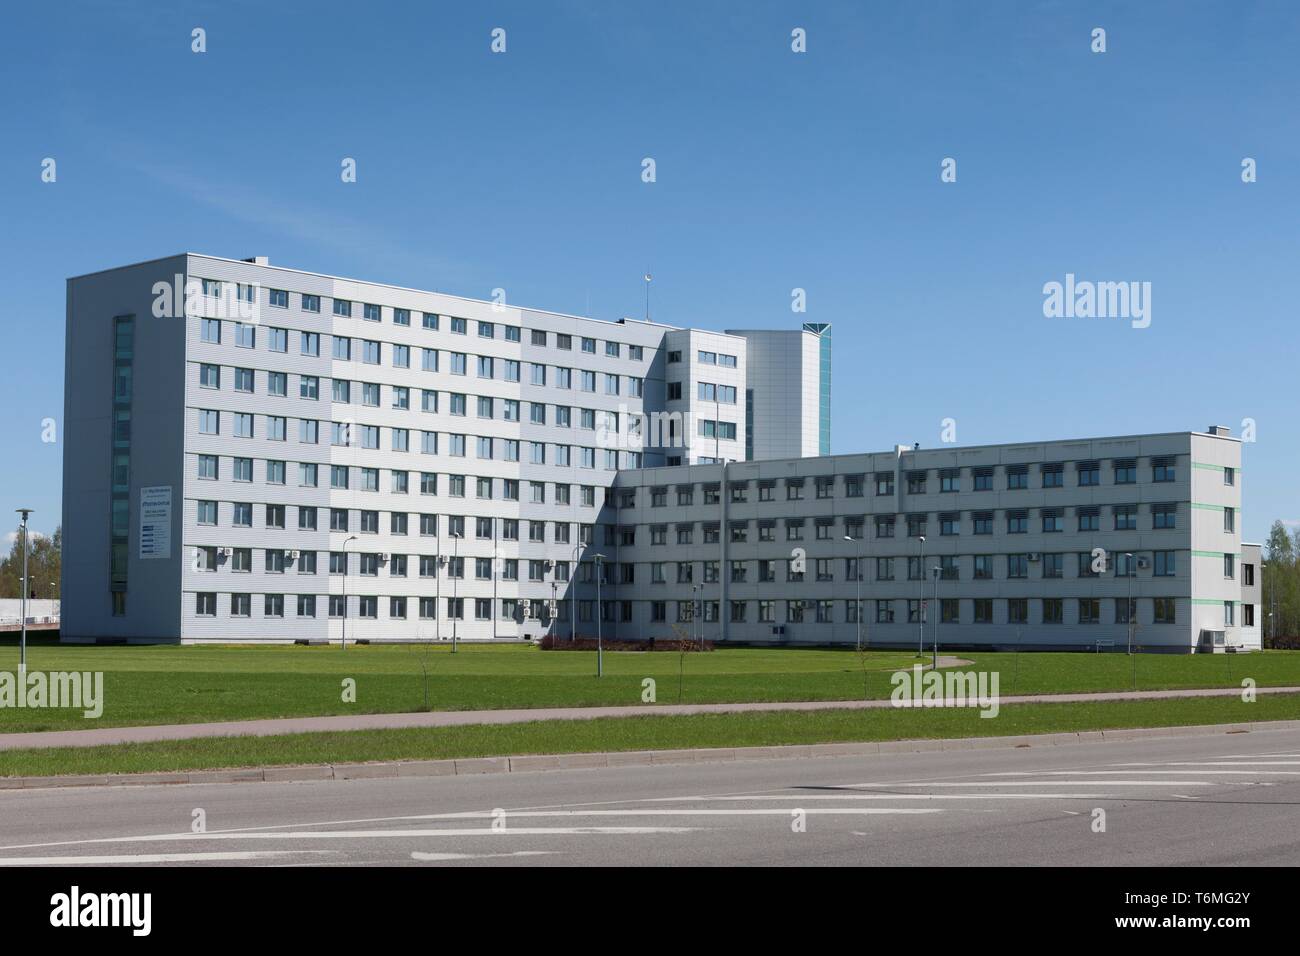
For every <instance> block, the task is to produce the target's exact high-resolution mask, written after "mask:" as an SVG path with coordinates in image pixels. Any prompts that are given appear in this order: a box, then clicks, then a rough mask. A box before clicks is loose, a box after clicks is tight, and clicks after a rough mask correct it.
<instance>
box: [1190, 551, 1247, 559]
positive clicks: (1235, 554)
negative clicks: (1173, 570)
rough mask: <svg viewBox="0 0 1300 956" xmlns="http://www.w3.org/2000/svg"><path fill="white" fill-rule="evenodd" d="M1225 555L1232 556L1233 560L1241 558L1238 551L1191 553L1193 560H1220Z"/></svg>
mask: <svg viewBox="0 0 1300 956" xmlns="http://www.w3.org/2000/svg"><path fill="white" fill-rule="evenodd" d="M1227 554H1230V555H1232V556H1233V557H1234V558H1239V557H1241V552H1240V551H1193V552H1192V557H1194V558H1221V557H1223V556H1224V555H1227Z"/></svg>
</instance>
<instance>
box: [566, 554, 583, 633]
mask: <svg viewBox="0 0 1300 956" xmlns="http://www.w3.org/2000/svg"><path fill="white" fill-rule="evenodd" d="M581 549H582V544H581V542H579V543H578V544H575V545H574V546H573V569H572V570H571V571H570V572H569V591H570V593H571V594H572V597H570V598H569V640H570V641H576V640H577V639H578V582H579V581H581V580H582V575H581V574H580V573H579V572H580V571H581V570H582V557H581V555H579V554H578V552H579V551H580V550H581Z"/></svg>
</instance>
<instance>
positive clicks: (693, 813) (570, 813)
mask: <svg viewBox="0 0 1300 956" xmlns="http://www.w3.org/2000/svg"><path fill="white" fill-rule="evenodd" d="M786 799H787V800H788V802H789V803H790V807H789V808H784V809H783V808H776V809H771V810H768V809H755V808H747V807H738V808H735V809H731V810H704V809H670V810H523V811H518V812H513V813H512V812H511V811H509V810H507V811H506V812H505V814H504V817H505V819H506V821H507V824H506V825H507V826H509V821H510V820H512V819H513V820H518V819H521V818H523V819H527V818H530V817H700V816H705V817H743V816H783V817H788V816H789V815H790V812H791V811H792V810H795V809H799V810H802V811H803V812H804V813H817V814H824V815H839V816H860V815H867V814H890V813H898V814H911V813H943V812H944V811H942V810H929V809H926V810H921V809H917V808H916V807H824V808H817V807H813V808H811V809H805V808H803V807H801V806H799V798H797V797H795V798H786ZM451 818H452V819H460V820H483V819H491V818H492V814H491V813H488V812H485V811H482V810H470V811H467V812H465V813H458V814H452V815H451Z"/></svg>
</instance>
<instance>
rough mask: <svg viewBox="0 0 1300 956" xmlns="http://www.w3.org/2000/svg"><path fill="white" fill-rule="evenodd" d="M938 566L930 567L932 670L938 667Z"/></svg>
mask: <svg viewBox="0 0 1300 956" xmlns="http://www.w3.org/2000/svg"><path fill="white" fill-rule="evenodd" d="M940 570H941V569H940V568H938V567H935V568H931V569H930V573H931V574H933V575H934V670H936V671H937V670H938V669H939V617H940V615H939V573H940Z"/></svg>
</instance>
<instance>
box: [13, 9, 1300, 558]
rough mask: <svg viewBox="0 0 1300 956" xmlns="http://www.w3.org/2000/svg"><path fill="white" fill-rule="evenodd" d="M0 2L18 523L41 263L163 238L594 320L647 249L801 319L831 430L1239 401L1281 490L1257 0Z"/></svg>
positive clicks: (58, 369)
mask: <svg viewBox="0 0 1300 956" xmlns="http://www.w3.org/2000/svg"><path fill="white" fill-rule="evenodd" d="M155 8H156V9H155ZM2 16H3V20H4V22H3V25H2V27H0V90H3V93H0V144H2V145H0V212H2V213H3V217H4V222H5V226H6V228H4V229H3V230H0V253H3V258H2V260H0V261H3V262H4V274H3V284H4V290H5V295H4V297H3V303H4V305H3V307H2V308H3V309H4V313H3V317H2V321H3V323H4V339H3V341H4V343H5V346H6V348H5V350H4V354H5V358H6V362H5V371H4V376H3V380H4V391H3V395H4V404H5V414H4V415H3V416H0V448H2V449H4V456H3V458H4V461H5V467H4V468H2V469H0V505H3V510H4V513H11V511H12V509H13V508H16V507H18V506H19V505H28V506H31V507H34V508H36V510H37V513H36V515H34V516H33V526H34V527H35V528H37V529H39V530H42V531H51V530H53V527H54V524H55V523H56V520H57V515H58V513H59V509H60V501H59V497H60V496H59V489H60V471H61V451H60V449H59V446H58V445H57V444H45V443H42V441H41V421H42V419H44V418H47V417H53V418H56V419H57V418H59V417H60V416H61V414H62V390H63V325H64V279H65V278H66V277H68V276H71V275H77V274H81V273H85V272H90V271H94V270H97V269H102V268H106V267H110V266H114V265H118V264H123V263H127V262H133V261H138V260H142V259H149V258H154V257H157V256H162V255H167V254H171V253H175V252H180V251H186V250H189V251H195V252H206V253H211V254H214V255H222V256H230V257H242V256H250V255H268V256H270V258H271V261H272V262H275V263H279V264H284V265H288V266H293V267H298V268H304V269H308V270H312V271H317V272H326V273H333V274H340V275H349V276H357V277H361V278H367V279H374V280H378V281H384V282H392V283H397V284H401V285H406V286H413V287H418V288H432V289H438V290H440V291H445V292H451V293H455V294H459V295H466V296H473V297H479V298H487V297H489V296H490V294H491V290H492V289H493V288H496V287H502V288H504V289H505V290H506V293H507V297H508V299H509V301H511V302H514V303H518V304H526V305H530V306H535V307H538V308H546V309H553V310H556V311H561V312H572V313H577V314H589V315H592V316H594V317H597V318H607V319H617V318H619V317H620V316H624V315H633V316H635V315H640V314H642V312H643V310H644V283H643V281H642V278H641V276H642V274H643V273H645V272H646V271H647V270H648V271H650V272H652V273H653V274H654V276H655V281H654V286H653V293H652V296H653V298H652V304H651V309H652V314H653V317H654V318H656V319H658V320H661V321H664V322H668V323H673V324H690V325H696V326H701V327H712V328H727V327H787V326H790V325H791V324H794V323H797V322H799V321H814V322H831V323H833V324H834V327H835V332H834V335H835V339H834V345H835V357H834V363H835V364H834V406H833V413H832V414H833V427H832V441H833V451H835V452H837V453H841V452H852V451H859V450H866V449H872V450H876V449H882V448H887V447H891V446H892V445H893V444H895V443H899V442H902V443H911V442H913V441H919V442H921V443H922V444H925V445H935V444H938V443H939V440H940V422H941V420H942V419H944V418H948V417H951V418H953V419H955V420H956V422H957V438H958V441H959V443H960V444H978V443H984V442H997V441H1021V440H1034V439H1045V438H1061V437H1083V436H1095V435H1111V434H1128V433H1136V432H1148V431H1165V430H1169V431H1173V430H1181V429H1188V428H1195V429H1202V428H1204V427H1205V426H1207V425H1208V424H1210V423H1211V422H1217V423H1223V424H1227V425H1230V426H1232V428H1233V431H1234V434H1236V433H1238V432H1239V430H1240V428H1241V422H1242V420H1243V419H1244V418H1247V417H1249V418H1253V419H1254V420H1255V421H1256V423H1257V438H1258V441H1257V442H1255V443H1254V444H1250V445H1247V446H1246V447H1245V467H1244V493H1245V500H1246V508H1245V515H1244V519H1245V520H1244V531H1245V534H1246V536H1247V538H1249V539H1256V540H1258V539H1261V538H1262V537H1263V536H1264V535H1265V533H1266V531H1267V528H1268V526H1269V524H1270V523H1271V522H1272V521H1273V520H1274V519H1275V518H1282V519H1284V520H1288V521H1298V520H1300V501H1297V499H1296V495H1295V486H1294V475H1295V474H1296V473H1297V471H1300V424H1298V423H1297V419H1296V415H1295V411H1294V410H1295V407H1296V401H1295V398H1294V396H1293V394H1292V391H1293V389H1294V386H1293V384H1292V382H1293V379H1294V378H1295V375H1294V372H1295V365H1296V359H1297V357H1300V348H1297V346H1298V345H1300V331H1297V327H1296V318H1297V316H1296V297H1295V294H1294V291H1293V288H1292V286H1293V284H1294V278H1293V277H1294V274H1295V268H1296V253H1297V228H1300V217H1298V216H1297V211H1298V210H1300V202H1298V201H1297V200H1300V162H1298V160H1300V155H1298V153H1300V130H1298V129H1297V123H1298V122H1300V119H1298V117H1300V114H1298V113H1297V111H1296V95H1297V91H1298V90H1300V56H1297V55H1296V50H1297V49H1300V6H1297V5H1295V4H1292V3H1281V2H1279V3H1254V4H1247V3H1230V2H1220V3H1204V2H1202V3H1196V2H1183V3H1157V2H1146V3H1141V4H1114V5H1112V4H1105V3H1083V2H1054V3H1051V2H1045V3H1029V2H1024V3H1008V2H989V3H970V2H953V3H939V2H909V3H863V2H858V3H837V2H829V0H818V2H815V3H814V2H803V3H795V2H749V3H744V4H742V3H739V2H734V3H717V2H707V0H704V2H702V0H695V2H689V3H677V2H660V3H655V4H646V5H641V4H630V3H613V2H610V3H595V2H591V3H585V2H545V0H529V2H520V3H491V2H487V3H468V2H465V3H457V4H450V3H424V2H421V3H383V2H374V3H366V4H357V3H337V4H336V3H313V4H288V3H268V2H257V3H253V2H223V3H185V2H175V3H167V4H161V3H160V4H145V3H134V2H129V0H124V2H123V0H119V2H95V3H81V4H76V3H71V4H58V5H52V4H43V5H41V4H22V5H9V6H8V7H7V8H6V10H5V12H4V14H3V15H2ZM194 27H203V28H204V29H205V30H206V31H207V43H208V52H206V53H204V54H195V53H192V52H191V50H190V44H191V40H190V31H191V30H192V29H193V28H194ZM496 27H501V28H503V29H505V30H506V52H505V53H504V54H493V53H492V52H491V51H490V49H489V44H490V39H491V38H490V32H491V31H492V30H493V28H496ZM795 27H803V28H805V29H806V30H807V36H808V52H807V53H805V54H795V53H793V52H791V49H790V31H791V30H792V29H793V28H795ZM1094 27H1103V28H1105V30H1106V31H1107V52H1105V53H1104V54H1094V53H1092V52H1091V51H1090V48H1089V47H1090V32H1091V30H1092V29H1093V28H1094ZM45 157H53V158H55V159H56V161H57V163H58V166H57V172H58V179H57V182H55V183H42V182H41V179H40V171H41V161H42V160H43V159H44V158H45ZM343 157H353V158H355V159H356V161H357V169H358V181H357V182H356V183H351V184H345V183H342V182H341V181H340V177H339V171H340V161H341V160H342V159H343ZM645 157H652V158H654V160H655V162H656V166H657V182H655V183H653V184H646V183H643V182H642V181H641V175H640V174H641V161H642V159H643V158H645ZM945 157H953V158H955V159H956V160H957V182H955V183H941V182H940V178H939V172H940V162H941V161H942V160H943V159H944V158H945ZM1244 157H1252V158H1254V159H1255V160H1256V162H1257V164H1258V182H1255V183H1252V184H1244V183H1242V181H1241V176H1240V172H1241V161H1242V159H1243V158H1244ZM1070 272H1072V273H1075V274H1076V275H1077V276H1079V277H1080V278H1084V279H1094V280H1098V281H1102V280H1105V281H1146V282H1150V283H1151V284H1152V322H1151V325H1150V327H1149V328H1146V329H1134V328H1132V327H1130V324H1129V323H1128V322H1126V321H1123V320H1118V319H1047V318H1044V316H1043V313H1042V302H1043V295H1042V287H1043V284H1044V283H1045V282H1049V281H1053V280H1055V281H1061V280H1063V278H1064V276H1065V274H1066V273H1070ZM796 287H798V288H803V289H806V290H807V302H808V310H807V312H806V313H805V314H802V315H796V314H793V313H792V312H791V309H790V301H791V299H790V296H791V290H792V289H793V288H796ZM105 467H107V465H106V466H105Z"/></svg>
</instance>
